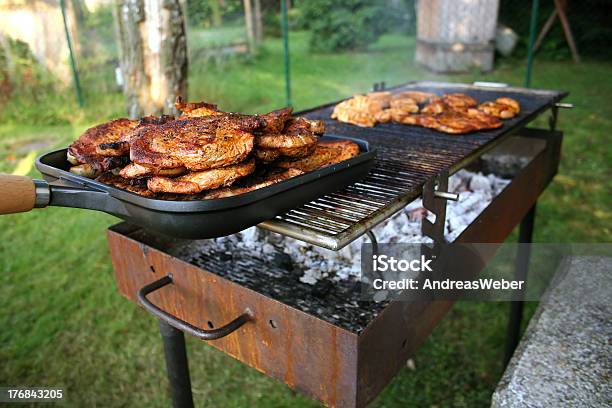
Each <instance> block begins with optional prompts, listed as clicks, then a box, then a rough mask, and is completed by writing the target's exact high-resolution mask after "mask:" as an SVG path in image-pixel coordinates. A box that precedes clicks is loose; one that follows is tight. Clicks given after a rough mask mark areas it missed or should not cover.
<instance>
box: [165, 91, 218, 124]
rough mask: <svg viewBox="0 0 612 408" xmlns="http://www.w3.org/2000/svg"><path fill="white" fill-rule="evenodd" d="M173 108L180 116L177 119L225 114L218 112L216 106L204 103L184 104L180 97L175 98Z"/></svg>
mask: <svg viewBox="0 0 612 408" xmlns="http://www.w3.org/2000/svg"><path fill="white" fill-rule="evenodd" d="M174 107H175V108H176V110H178V111H179V112H182V115H181V116H180V117H179V119H189V118H199V117H202V116H220V115H223V114H224V113H225V112H222V111H220V110H219V109H218V108H217V105H215V104H212V103H206V102H185V101H184V100H183V98H181V97H180V96H177V97H176V102H174Z"/></svg>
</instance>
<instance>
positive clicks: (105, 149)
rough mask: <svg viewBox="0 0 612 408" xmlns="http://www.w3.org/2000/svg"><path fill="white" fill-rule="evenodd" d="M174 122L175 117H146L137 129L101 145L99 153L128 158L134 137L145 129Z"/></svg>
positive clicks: (141, 120) (98, 149)
mask: <svg viewBox="0 0 612 408" xmlns="http://www.w3.org/2000/svg"><path fill="white" fill-rule="evenodd" d="M173 120H174V116H169V115H162V116H145V117H144V118H141V119H140V120H139V121H138V124H137V125H136V127H134V128H133V129H131V130H130V131H129V132H127V133H125V134H124V135H123V136H121V137H120V138H119V139H118V140H117V141H115V142H107V143H101V144H99V145H98V148H97V152H98V153H99V154H100V155H102V156H113V157H118V156H126V155H128V154H129V153H130V140H131V138H132V136H133V135H134V134H135V133H136V132H138V131H140V130H141V129H143V128H146V127H151V126H159V125H163V124H164V123H168V122H170V121H173Z"/></svg>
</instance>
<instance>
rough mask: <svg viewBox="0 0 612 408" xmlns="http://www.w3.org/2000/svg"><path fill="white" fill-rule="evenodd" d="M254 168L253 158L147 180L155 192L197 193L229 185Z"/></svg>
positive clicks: (148, 185) (149, 186) (150, 188)
mask: <svg viewBox="0 0 612 408" xmlns="http://www.w3.org/2000/svg"><path fill="white" fill-rule="evenodd" d="M254 170H255V160H253V159H250V160H247V161H245V162H243V163H239V164H234V165H231V166H227V167H221V168H215V169H210V170H204V171H197V172H191V173H187V174H185V175H184V176H180V177H177V178H168V177H159V176H156V177H152V178H150V179H149V180H148V181H147V187H148V188H149V190H151V191H153V192H156V193H161V192H163V193H177V194H197V193H199V192H201V191H204V190H212V189H215V188H219V187H227V186H230V185H231V184H232V183H233V182H234V181H236V180H237V179H239V178H241V177H245V176H247V175H249V174H251V173H252V172H253V171H254Z"/></svg>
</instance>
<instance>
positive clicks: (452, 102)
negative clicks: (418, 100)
mask: <svg viewBox="0 0 612 408" xmlns="http://www.w3.org/2000/svg"><path fill="white" fill-rule="evenodd" d="M442 100H443V101H444V103H446V104H447V105H448V106H450V107H451V108H453V109H465V108H474V107H476V106H478V101H477V100H476V99H474V98H472V97H471V96H468V95H466V94H462V93H451V94H446V95H444V96H443V97H442Z"/></svg>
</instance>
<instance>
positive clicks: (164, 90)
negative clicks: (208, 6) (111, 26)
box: [115, 0, 187, 118]
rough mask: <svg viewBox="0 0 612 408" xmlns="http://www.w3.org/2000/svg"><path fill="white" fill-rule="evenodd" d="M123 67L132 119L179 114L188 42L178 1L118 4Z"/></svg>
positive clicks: (184, 91) (120, 0)
mask: <svg viewBox="0 0 612 408" xmlns="http://www.w3.org/2000/svg"><path fill="white" fill-rule="evenodd" d="M115 19H116V22H117V37H118V39H119V50H120V66H121V72H122V74H123V90H124V93H125V96H126V99H127V110H128V114H129V116H130V117H131V118H137V117H141V116H144V115H152V114H161V113H174V100H175V99H176V97H177V96H178V95H181V96H183V97H187V37H186V35H185V19H184V16H183V10H182V8H181V4H180V1H179V0H147V1H146V2H145V1H143V0H117V2H116V6H115Z"/></svg>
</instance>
